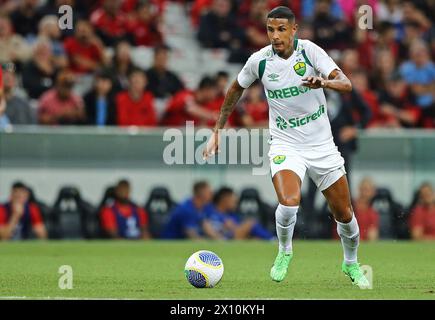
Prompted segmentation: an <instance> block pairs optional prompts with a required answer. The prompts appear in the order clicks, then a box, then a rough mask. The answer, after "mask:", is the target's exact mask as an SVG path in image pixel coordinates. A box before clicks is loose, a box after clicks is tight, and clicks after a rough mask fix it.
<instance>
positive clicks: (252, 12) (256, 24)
mask: <svg viewBox="0 0 435 320" xmlns="http://www.w3.org/2000/svg"><path fill="white" fill-rule="evenodd" d="M268 13H269V8H268V5H267V1H266V0H254V1H251V5H250V7H249V14H248V17H247V18H246V19H242V23H241V25H242V27H243V28H244V29H245V32H246V37H247V40H248V46H249V48H250V49H251V50H252V51H257V50H260V49H261V48H263V47H265V46H267V45H269V44H270V40H269V38H268V36H267V33H265V32H264V29H265V28H266V20H267V14H268Z"/></svg>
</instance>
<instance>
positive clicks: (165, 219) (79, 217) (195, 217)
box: [0, 178, 435, 241]
mask: <svg viewBox="0 0 435 320" xmlns="http://www.w3.org/2000/svg"><path fill="white" fill-rule="evenodd" d="M130 194H131V185H130V183H129V181H128V180H125V179H123V180H120V181H119V182H118V183H117V184H116V185H115V186H112V187H109V188H108V189H107V190H106V192H105V193H104V196H103V199H102V201H101V203H100V205H99V206H92V205H90V204H89V203H87V202H86V201H85V200H84V199H82V198H81V196H80V194H79V192H78V190H76V189H74V188H63V189H62V190H61V191H60V193H59V196H58V198H57V200H56V201H55V203H54V205H53V206H51V207H48V206H47V205H46V204H44V203H42V202H40V201H39V200H38V199H37V198H36V197H35V194H34V192H33V190H32V189H31V188H29V187H28V186H26V185H25V184H24V183H22V182H16V183H14V184H13V185H12V187H11V193H10V197H9V200H8V201H7V202H6V203H4V204H1V205H0V239H2V240H11V239H13V240H19V239H35V238H39V239H46V238H50V239H71V238H79V239H80V238H87V239H95V238H97V239H99V238H106V239H145V240H147V239H152V238H155V239H168V240H174V239H213V240H230V239H262V240H272V239H274V238H275V230H274V226H275V222H274V207H273V206H270V205H267V204H265V203H264V202H263V201H262V200H261V198H260V197H258V195H255V192H254V196H252V195H253V190H245V191H242V192H241V194H240V195H238V194H236V192H235V191H234V190H232V189H231V188H229V187H225V186H224V187H221V188H219V189H218V190H215V191H214V190H212V188H211V186H210V185H209V183H207V182H206V181H198V182H196V183H195V184H194V185H193V189H192V195H191V196H190V197H188V198H186V199H184V200H182V201H181V202H179V203H177V202H175V201H173V199H172V198H171V196H170V195H169V192H168V190H167V189H165V188H156V189H154V190H153V191H152V192H151V194H150V196H149V198H148V200H147V202H146V203H145V205H143V206H141V205H138V204H136V203H134V202H133V201H132V200H131V198H130ZM249 194H250V195H249ZM252 201H254V204H253V203H252ZM249 202H250V203H249ZM71 203H73V205H71ZM353 207H354V211H355V215H356V217H357V219H358V224H359V227H360V230H361V232H360V238H361V240H364V241H366V240H367V241H373V240H377V239H391V238H393V239H409V238H410V239H413V240H435V192H434V190H433V187H432V185H431V184H430V183H423V184H422V185H421V186H420V188H419V189H418V190H417V191H416V193H415V196H414V199H413V201H412V203H411V204H410V205H409V206H406V207H404V206H402V205H400V204H399V203H397V202H396V201H395V200H394V199H393V198H392V196H391V194H390V193H389V192H388V190H386V189H383V188H377V187H376V186H375V184H374V182H373V180H372V179H370V178H364V179H362V181H361V182H360V185H359V191H358V194H357V195H356V197H355V198H354V199H353ZM253 208H254V209H253ZM252 209H253V210H252ZM301 209H302V210H301V213H300V214H299V215H298V216H299V218H298V220H299V221H300V222H299V223H298V224H297V225H296V232H295V236H296V238H311V239H318V238H326V239H331V238H335V239H339V238H338V235H337V232H336V225H335V222H334V220H333V219H332V218H331V216H330V217H329V219H328V213H329V211H328V210H327V209H326V210H321V212H319V215H321V216H322V217H321V218H320V220H319V221H314V220H309V219H308V220H307V216H308V215H312V214H313V212H311V211H310V212H309V211H307V210H306V208H304V204H303V202H302V208H301ZM329 215H330V213H329ZM74 219H76V221H74ZM304 224H305V225H308V226H309V227H315V225H316V224H321V225H322V226H323V227H324V229H325V230H326V233H323V234H322V232H321V231H319V230H318V229H317V230H316V231H314V232H306V230H305V231H304V230H303V229H301V227H302V228H303V227H304V226H303V225H304ZM76 226H78V227H76Z"/></svg>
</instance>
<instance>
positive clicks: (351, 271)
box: [341, 262, 370, 289]
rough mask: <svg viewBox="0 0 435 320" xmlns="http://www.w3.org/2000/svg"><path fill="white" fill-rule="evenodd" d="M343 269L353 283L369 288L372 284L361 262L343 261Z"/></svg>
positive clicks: (362, 287)
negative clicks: (360, 264)
mask: <svg viewBox="0 0 435 320" xmlns="http://www.w3.org/2000/svg"><path fill="white" fill-rule="evenodd" d="M341 271H343V272H344V274H345V275H346V276H348V277H349V278H350V280H352V284H354V285H357V286H358V287H360V288H361V289H364V288H368V287H369V286H370V283H369V281H368V280H367V278H366V277H365V275H364V273H363V272H362V270H361V268H360V267H359V263H352V264H346V263H345V262H343V264H342V265H341Z"/></svg>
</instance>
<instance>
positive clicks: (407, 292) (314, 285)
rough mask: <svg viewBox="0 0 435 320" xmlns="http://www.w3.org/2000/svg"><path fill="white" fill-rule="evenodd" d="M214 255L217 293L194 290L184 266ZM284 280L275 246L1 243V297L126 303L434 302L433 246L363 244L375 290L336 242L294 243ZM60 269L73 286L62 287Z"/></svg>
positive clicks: (361, 252) (248, 243)
mask: <svg viewBox="0 0 435 320" xmlns="http://www.w3.org/2000/svg"><path fill="white" fill-rule="evenodd" d="M201 249H206V250H212V251H214V252H215V253H217V254H218V255H219V256H220V257H221V258H222V260H223V262H224V266H225V272H224V276H223V279H222V281H221V282H220V283H219V285H218V286H217V287H216V288H212V289H196V288H194V287H192V286H191V285H190V284H189V283H188V282H187V281H186V279H185V277H184V273H183V270H184V264H185V262H186V260H187V258H188V257H189V256H190V255H191V254H192V253H193V252H194V251H197V250H201ZM294 251H295V256H294V259H293V261H292V263H291V265H290V269H289V274H288V276H287V278H286V279H285V280H284V281H283V282H281V283H275V282H272V281H271V280H270V278H269V270H270V267H271V264H272V262H273V259H274V257H275V253H276V244H275V243H268V242H258V241H246V242H208V241H207V242H190V241H185V242H165V241H150V242H129V241H114V242H111V241H105V242H100V241H95V242H94V241H89V242H82V241H78V242H21V243H3V244H0V298H2V299H13V298H24V297H25V298H39V299H46V298H120V299H123V298H128V299H435V245H434V243H429V242H423V243H422V242H420V243H416V242H413V243H412V242H382V241H381V242H376V243H362V244H361V246H360V250H359V260H360V263H361V264H363V265H370V266H371V267H372V269H373V289H372V290H361V289H359V288H357V287H354V286H352V285H351V282H350V280H349V279H348V278H347V277H345V276H344V275H343V274H342V273H341V271H340V263H341V259H342V251H341V245H340V243H339V242H338V241H302V240H300V241H295V242H294ZM61 265H70V266H71V267H72V268H73V289H71V290H61V289H59V287H58V281H59V277H60V276H61V275H60V274H59V273H58V269H59V267H60V266H61Z"/></svg>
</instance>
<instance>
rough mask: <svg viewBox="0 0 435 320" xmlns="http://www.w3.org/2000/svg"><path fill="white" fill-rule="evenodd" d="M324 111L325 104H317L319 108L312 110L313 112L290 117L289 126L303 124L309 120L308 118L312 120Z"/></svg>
mask: <svg viewBox="0 0 435 320" xmlns="http://www.w3.org/2000/svg"><path fill="white" fill-rule="evenodd" d="M324 113H325V106H324V105H323V104H322V105H320V106H319V109H318V110H317V111H316V112H314V113H313V114H310V115H309V116H306V117H303V118H291V119H289V120H288V122H289V124H290V128H296V127H300V126H304V125H306V124H308V123H309V122H310V120H312V121H314V120H317V119H319V118H320V116H321V115H322V114H324Z"/></svg>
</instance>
